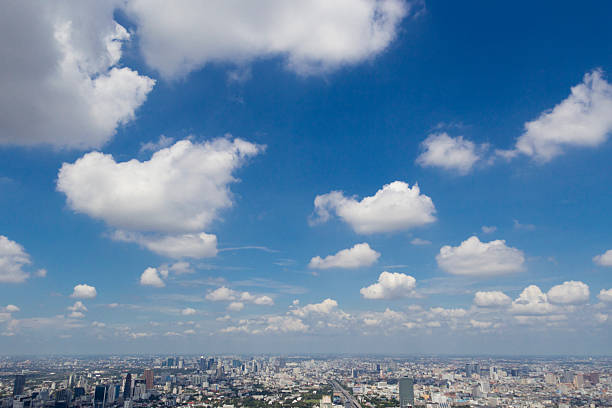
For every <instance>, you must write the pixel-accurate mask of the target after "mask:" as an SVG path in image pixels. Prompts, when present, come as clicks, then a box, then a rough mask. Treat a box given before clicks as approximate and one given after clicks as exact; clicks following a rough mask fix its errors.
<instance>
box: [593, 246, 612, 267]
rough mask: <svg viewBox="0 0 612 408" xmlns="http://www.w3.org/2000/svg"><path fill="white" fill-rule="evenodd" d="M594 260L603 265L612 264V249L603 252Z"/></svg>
mask: <svg viewBox="0 0 612 408" xmlns="http://www.w3.org/2000/svg"><path fill="white" fill-rule="evenodd" d="M593 262H595V263H596V264H597V265H601V266H612V249H608V250H607V251H606V252H604V253H603V254H601V255H596V256H595V257H593Z"/></svg>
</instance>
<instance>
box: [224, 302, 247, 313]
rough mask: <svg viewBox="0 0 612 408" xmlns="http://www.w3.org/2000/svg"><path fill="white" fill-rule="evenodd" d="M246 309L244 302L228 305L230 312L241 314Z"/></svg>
mask: <svg viewBox="0 0 612 408" xmlns="http://www.w3.org/2000/svg"><path fill="white" fill-rule="evenodd" d="M242 309H244V303H242V302H232V303H230V304H229V305H227V310H228V311H230V312H239V311H241V310H242Z"/></svg>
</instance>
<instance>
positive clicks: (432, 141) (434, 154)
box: [416, 133, 487, 174]
mask: <svg viewBox="0 0 612 408" xmlns="http://www.w3.org/2000/svg"><path fill="white" fill-rule="evenodd" d="M421 149H422V153H421V154H420V155H419V157H417V160H416V162H417V164H419V165H420V166H423V167H440V168H442V169H444V170H450V171H456V172H458V173H459V174H467V173H469V172H470V170H472V168H473V167H474V164H476V162H478V161H479V160H481V159H482V158H483V154H484V152H485V150H486V149H487V146H486V145H481V146H478V145H476V144H475V143H474V142H472V141H470V140H467V139H464V138H463V137H462V136H457V137H451V136H449V135H448V134H447V133H435V134H431V135H429V136H427V138H426V139H425V140H424V141H423V142H422V143H421Z"/></svg>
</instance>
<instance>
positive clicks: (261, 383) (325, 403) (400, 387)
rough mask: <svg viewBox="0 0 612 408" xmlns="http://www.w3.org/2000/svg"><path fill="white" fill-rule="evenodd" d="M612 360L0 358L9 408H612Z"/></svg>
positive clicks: (0, 387)
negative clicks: (575, 407)
mask: <svg viewBox="0 0 612 408" xmlns="http://www.w3.org/2000/svg"><path fill="white" fill-rule="evenodd" d="M611 390H612V359H611V358H551V357H548V358H544V357H533V358H467V357H456V358H451V357H446V358H441V357H440V358H437V357H412V358H391V357H389V358H383V357H370V358H366V357H325V358H324V357H321V356H318V357H310V356H294V357H276V356H259V357H252V356H249V357H245V356H225V357H222V356H183V357H180V356H179V357H176V356H172V357H167V356H164V357H159V356H158V357H143V356H135V357H126V356H121V357H118V356H117V357H48V358H30V359H24V358H15V357H6V358H0V406H1V407H13V408H22V407H94V408H103V407H124V408H133V407H209V408H409V407H415V408H419V407H422V408H451V407H508V408H512V407H534V408H544V407H555V408H569V407H574V406H577V407H588V408H595V407H612V391H611Z"/></svg>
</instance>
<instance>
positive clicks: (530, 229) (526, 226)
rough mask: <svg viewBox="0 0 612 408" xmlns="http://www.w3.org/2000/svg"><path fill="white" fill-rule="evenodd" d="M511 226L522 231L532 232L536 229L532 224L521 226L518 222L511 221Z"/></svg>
mask: <svg viewBox="0 0 612 408" xmlns="http://www.w3.org/2000/svg"><path fill="white" fill-rule="evenodd" d="M513 225H514V229H517V230H524V231H533V230H535V228H536V227H535V225H533V224H521V223H520V222H519V221H518V220H513Z"/></svg>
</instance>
